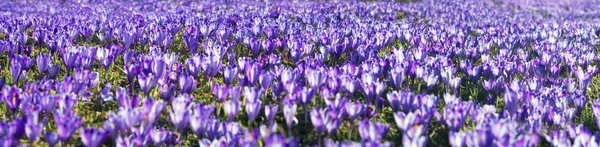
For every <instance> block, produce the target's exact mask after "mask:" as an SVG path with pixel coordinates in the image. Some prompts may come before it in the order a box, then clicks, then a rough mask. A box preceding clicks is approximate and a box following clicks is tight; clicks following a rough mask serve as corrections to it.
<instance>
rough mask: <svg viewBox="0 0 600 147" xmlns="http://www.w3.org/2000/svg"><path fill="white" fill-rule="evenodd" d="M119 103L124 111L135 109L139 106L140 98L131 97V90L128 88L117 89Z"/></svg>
mask: <svg viewBox="0 0 600 147" xmlns="http://www.w3.org/2000/svg"><path fill="white" fill-rule="evenodd" d="M116 94H117V101H118V102H119V106H120V108H123V109H134V108H137V107H138V105H139V102H140V101H139V98H138V96H137V95H135V96H133V97H130V96H129V90H128V89H126V88H122V87H121V88H117V93H116Z"/></svg>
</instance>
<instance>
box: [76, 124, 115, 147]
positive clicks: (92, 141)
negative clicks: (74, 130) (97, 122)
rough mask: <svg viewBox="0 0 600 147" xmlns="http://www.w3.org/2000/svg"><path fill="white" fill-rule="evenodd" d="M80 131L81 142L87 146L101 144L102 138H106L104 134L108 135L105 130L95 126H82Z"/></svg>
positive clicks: (93, 146) (94, 146) (95, 146)
mask: <svg viewBox="0 0 600 147" xmlns="http://www.w3.org/2000/svg"><path fill="white" fill-rule="evenodd" d="M80 133H81V135H80V136H81V142H83V144H85V146H88V147H99V146H102V143H103V142H104V139H106V136H107V135H108V132H107V131H105V130H103V129H96V128H83V130H81V131H80Z"/></svg>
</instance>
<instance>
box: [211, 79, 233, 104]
mask: <svg viewBox="0 0 600 147" xmlns="http://www.w3.org/2000/svg"><path fill="white" fill-rule="evenodd" d="M211 85H212V86H211V87H212V91H213V94H214V95H215V97H217V102H223V101H225V99H226V98H227V96H228V95H229V88H227V85H225V84H223V85H221V84H218V83H217V82H212V84H211Z"/></svg>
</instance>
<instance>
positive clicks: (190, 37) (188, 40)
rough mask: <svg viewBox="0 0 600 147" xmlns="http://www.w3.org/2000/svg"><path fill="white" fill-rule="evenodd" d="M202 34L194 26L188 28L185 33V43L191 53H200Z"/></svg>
mask: <svg viewBox="0 0 600 147" xmlns="http://www.w3.org/2000/svg"><path fill="white" fill-rule="evenodd" d="M199 37H200V34H199V32H198V30H197V29H196V27H194V26H191V25H190V26H186V27H185V30H184V33H183V42H184V43H185V45H186V46H187V47H188V49H189V50H190V53H192V54H196V53H198V46H199V45H198V38H199Z"/></svg>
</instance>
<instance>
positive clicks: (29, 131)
mask: <svg viewBox="0 0 600 147" xmlns="http://www.w3.org/2000/svg"><path fill="white" fill-rule="evenodd" d="M37 117H38V115H37V112H36V113H34V114H33V115H29V116H28V120H27V123H26V124H25V134H26V135H27V138H28V139H29V141H30V142H35V141H37V140H38V139H39V136H40V135H41V133H42V131H43V130H44V124H43V123H44V122H42V123H40V122H37Z"/></svg>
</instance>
